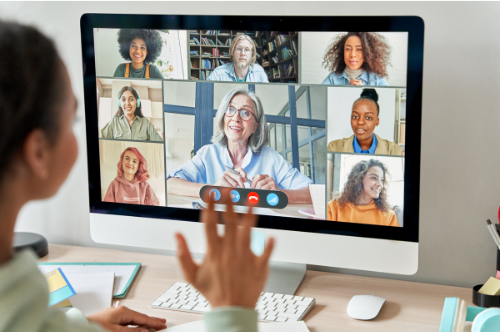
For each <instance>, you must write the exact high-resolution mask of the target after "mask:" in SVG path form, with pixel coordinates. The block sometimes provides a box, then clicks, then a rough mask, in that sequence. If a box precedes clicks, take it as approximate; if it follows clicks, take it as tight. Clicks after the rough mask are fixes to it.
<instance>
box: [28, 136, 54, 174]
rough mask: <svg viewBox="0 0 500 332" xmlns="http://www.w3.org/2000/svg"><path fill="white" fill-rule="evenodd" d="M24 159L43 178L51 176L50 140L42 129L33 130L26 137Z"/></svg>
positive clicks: (34, 172) (33, 171) (33, 172)
mask: <svg viewBox="0 0 500 332" xmlns="http://www.w3.org/2000/svg"><path fill="white" fill-rule="evenodd" d="M22 154H23V156H22V157H23V159H24V160H25V161H26V166H27V167H28V169H29V170H30V171H31V172H32V174H33V175H34V176H36V177H38V178H40V179H41V180H45V179H47V178H48V177H49V173H50V164H51V160H50V142H49V140H48V138H47V135H46V134H45V132H43V131H42V130H41V129H34V130H32V131H31V132H30V133H29V134H28V136H27V137H26V139H25V141H24V144H23V149H22Z"/></svg>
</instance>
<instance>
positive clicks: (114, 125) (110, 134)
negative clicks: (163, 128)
mask: <svg viewBox="0 0 500 332" xmlns="http://www.w3.org/2000/svg"><path fill="white" fill-rule="evenodd" d="M101 137H102V138H110V139H131V140H137V141H163V139H162V138H161V136H160V135H158V132H157V131H156V128H155V127H154V126H153V124H152V123H151V122H150V121H149V120H148V119H147V118H145V117H140V116H136V117H135V119H134V121H132V125H130V126H129V125H128V120H127V118H126V117H125V115H115V116H114V117H113V118H112V119H111V121H109V122H108V124H107V125H106V126H105V127H104V128H102V130H101Z"/></svg>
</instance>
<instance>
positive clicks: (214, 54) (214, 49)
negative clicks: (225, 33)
mask: <svg viewBox="0 0 500 332" xmlns="http://www.w3.org/2000/svg"><path fill="white" fill-rule="evenodd" d="M212 56H213V57H218V56H219V49H217V48H212Z"/></svg>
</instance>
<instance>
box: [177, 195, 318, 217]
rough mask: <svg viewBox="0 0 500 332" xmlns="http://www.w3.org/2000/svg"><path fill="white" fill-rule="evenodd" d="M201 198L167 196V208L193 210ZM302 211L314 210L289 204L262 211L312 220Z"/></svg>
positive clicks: (309, 207) (273, 214)
mask: <svg viewBox="0 0 500 332" xmlns="http://www.w3.org/2000/svg"><path fill="white" fill-rule="evenodd" d="M199 201H200V198H196V197H189V196H181V195H173V194H168V195H167V206H168V207H177V208H183V209H192V208H193V207H192V203H193V202H199ZM300 209H310V210H314V207H313V205H312V204H288V205H287V206H286V207H285V208H284V209H262V210H264V211H265V210H267V211H269V215H270V216H284V217H295V218H304V219H312V218H311V217H308V216H306V215H304V214H302V213H300V212H299V210H300Z"/></svg>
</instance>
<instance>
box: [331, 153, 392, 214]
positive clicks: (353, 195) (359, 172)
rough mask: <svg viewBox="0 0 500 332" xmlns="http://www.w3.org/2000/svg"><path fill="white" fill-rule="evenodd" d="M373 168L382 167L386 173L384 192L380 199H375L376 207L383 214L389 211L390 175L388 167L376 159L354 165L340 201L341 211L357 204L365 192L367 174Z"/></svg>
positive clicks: (381, 193)
mask: <svg viewBox="0 0 500 332" xmlns="http://www.w3.org/2000/svg"><path fill="white" fill-rule="evenodd" d="M373 166H376V167H380V168H381V169H382V172H384V178H383V180H382V191H381V192H380V195H379V196H378V198H377V199H375V205H376V206H377V208H378V209H379V210H380V211H382V212H386V211H388V210H389V203H387V186H388V182H387V177H388V175H389V170H388V169H387V166H385V165H384V164H383V163H382V162H380V161H378V160H375V159H370V160H362V161H360V162H359V163H357V164H356V165H354V167H353V168H352V170H351V173H349V176H348V177H347V183H346V184H345V187H344V191H343V192H342V195H340V197H339V199H338V203H339V206H340V208H341V209H343V208H344V207H345V206H346V205H347V203H353V204H357V202H358V201H359V199H360V198H361V195H362V194H363V192H364V188H363V179H364V177H365V175H366V173H368V170H369V169H370V167H373Z"/></svg>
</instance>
